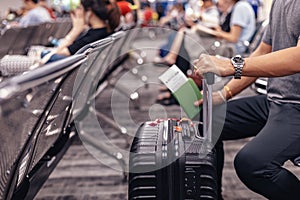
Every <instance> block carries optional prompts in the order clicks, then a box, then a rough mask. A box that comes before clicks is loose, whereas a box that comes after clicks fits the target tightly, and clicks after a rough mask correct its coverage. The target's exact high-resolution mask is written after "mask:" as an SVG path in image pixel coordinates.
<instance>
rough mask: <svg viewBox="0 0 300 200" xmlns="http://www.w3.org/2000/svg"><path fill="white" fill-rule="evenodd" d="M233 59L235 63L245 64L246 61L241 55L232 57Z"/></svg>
mask: <svg viewBox="0 0 300 200" xmlns="http://www.w3.org/2000/svg"><path fill="white" fill-rule="evenodd" d="M232 61H233V62H234V63H235V64H243V63H244V58H242V57H241V56H235V57H233V58H232Z"/></svg>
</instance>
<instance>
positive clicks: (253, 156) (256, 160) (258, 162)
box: [234, 149, 280, 183]
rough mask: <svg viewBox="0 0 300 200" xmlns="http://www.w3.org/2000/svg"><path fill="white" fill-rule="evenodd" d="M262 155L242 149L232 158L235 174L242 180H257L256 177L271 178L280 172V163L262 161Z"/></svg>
mask: <svg viewBox="0 0 300 200" xmlns="http://www.w3.org/2000/svg"><path fill="white" fill-rule="evenodd" d="M261 156H263V155H259V154H257V153H254V152H251V151H249V150H246V149H242V150H241V151H240V152H238V154H237V155H236V157H235V159H234V167H235V170H236V173H237V175H238V176H239V177H240V179H241V180H242V181H243V182H246V183H247V182H251V181H254V180H255V181H257V179H260V180H262V179H272V178H273V177H275V176H276V174H278V173H279V172H280V165H278V164H275V163H272V162H269V163H267V162H263V161H262V160H265V159H263V158H261Z"/></svg>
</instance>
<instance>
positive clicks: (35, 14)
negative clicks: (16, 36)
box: [19, 0, 52, 27]
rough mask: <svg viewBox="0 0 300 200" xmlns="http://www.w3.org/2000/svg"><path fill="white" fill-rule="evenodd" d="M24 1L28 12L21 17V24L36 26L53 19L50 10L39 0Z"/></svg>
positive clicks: (23, 25)
mask: <svg viewBox="0 0 300 200" xmlns="http://www.w3.org/2000/svg"><path fill="white" fill-rule="evenodd" d="M23 2H24V8H25V9H26V10H28V12H27V13H26V14H25V15H24V16H23V17H22V18H21V19H20V23H19V25H20V26H22V27H26V26H34V25H38V24H41V23H44V22H49V21H51V20H52V19H51V17H50V15H49V13H48V11H47V10H46V9H45V8H44V7H42V6H40V5H39V4H38V0H24V1H23Z"/></svg>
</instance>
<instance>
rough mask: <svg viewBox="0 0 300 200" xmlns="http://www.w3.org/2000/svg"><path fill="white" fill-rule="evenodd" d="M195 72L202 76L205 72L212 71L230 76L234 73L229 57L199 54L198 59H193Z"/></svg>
mask: <svg viewBox="0 0 300 200" xmlns="http://www.w3.org/2000/svg"><path fill="white" fill-rule="evenodd" d="M194 67H195V74H197V75H199V76H203V74H205V73H207V72H213V73H215V74H217V75H219V76H231V75H233V74H234V67H233V65H232V64H231V62H230V59H227V58H226V59H225V58H220V57H217V56H210V55H207V54H201V55H200V57H199V59H197V60H195V61H194Z"/></svg>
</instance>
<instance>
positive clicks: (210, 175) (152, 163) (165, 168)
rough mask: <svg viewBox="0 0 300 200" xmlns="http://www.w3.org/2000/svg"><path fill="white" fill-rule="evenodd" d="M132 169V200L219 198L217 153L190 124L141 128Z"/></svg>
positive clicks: (156, 124)
mask: <svg viewBox="0 0 300 200" xmlns="http://www.w3.org/2000/svg"><path fill="white" fill-rule="evenodd" d="M178 127H179V128H178ZM129 167H130V173H129V187H128V199H129V200H136V199H157V200H158V199H159V200H183V199H184V200H192V199H193V200H199V199H201V200H202V199H217V172H216V154H215V150H214V149H213V148H211V144H210V143H209V142H207V141H206V140H205V139H204V138H203V137H201V136H200V134H199V131H198V126H196V125H193V123H192V122H190V121H187V120H183V121H181V120H175V119H168V120H157V121H155V122H145V123H144V124H143V125H141V127H140V128H139V130H138V131H137V133H136V136H135V138H134V141H133V143H132V146H131V155H130V160H129Z"/></svg>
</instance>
